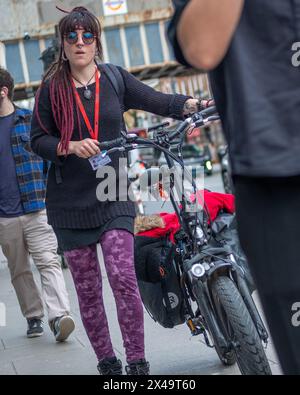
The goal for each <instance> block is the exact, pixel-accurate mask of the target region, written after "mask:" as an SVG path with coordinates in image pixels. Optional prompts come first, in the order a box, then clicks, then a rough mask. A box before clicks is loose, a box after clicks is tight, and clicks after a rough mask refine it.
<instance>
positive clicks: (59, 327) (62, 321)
mask: <svg viewBox="0 0 300 395" xmlns="http://www.w3.org/2000/svg"><path fill="white" fill-rule="evenodd" d="M50 328H51V329H52V331H53V333H54V336H55V340H56V341H57V342H63V341H65V340H67V338H68V337H69V336H70V334H71V333H72V332H73V330H74V328H75V323H74V320H73V318H72V317H71V316H69V315H63V316H62V317H57V318H55V319H54V320H53V321H52V322H51V323H50Z"/></svg>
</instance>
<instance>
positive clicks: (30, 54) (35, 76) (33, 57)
mask: <svg viewBox="0 0 300 395" xmlns="http://www.w3.org/2000/svg"><path fill="white" fill-rule="evenodd" d="M24 47H25V54H26V61H27V67H28V73H29V80H30V81H31V82H32V81H40V80H41V78H42V74H43V62H42V60H41V59H39V58H40V57H41V53H40V46H39V41H38V40H29V41H25V42H24Z"/></svg>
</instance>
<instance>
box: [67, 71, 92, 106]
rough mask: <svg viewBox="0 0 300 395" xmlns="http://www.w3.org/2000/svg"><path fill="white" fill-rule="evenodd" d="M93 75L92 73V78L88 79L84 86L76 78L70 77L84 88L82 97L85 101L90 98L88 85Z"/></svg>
mask: <svg viewBox="0 0 300 395" xmlns="http://www.w3.org/2000/svg"><path fill="white" fill-rule="evenodd" d="M94 75H95V73H93V75H92V77H91V78H90V79H89V81H88V82H87V83H86V84H83V83H82V82H81V81H79V80H78V79H77V78H75V77H74V75H72V78H73V79H74V80H75V81H77V82H78V83H79V84H80V85H82V86H84V92H83V96H84V97H85V98H86V99H87V100H90V98H91V97H92V91H91V90H90V89H89V88H88V84H89V83H90V82H91V81H92V79H93V78H94Z"/></svg>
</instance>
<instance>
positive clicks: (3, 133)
mask: <svg viewBox="0 0 300 395" xmlns="http://www.w3.org/2000/svg"><path fill="white" fill-rule="evenodd" d="M13 91H14V81H13V79H12V77H11V75H10V74H9V73H8V71H6V70H4V69H3V68H0V246H1V247H2V250H3V253H4V255H5V257H6V258H7V261H8V267H9V270H10V274H11V280H12V284H13V286H14V288H15V291H16V294H17V297H18V301H19V304H20V308H21V311H22V313H23V315H24V317H25V318H26V319H27V323H28V330H27V336H28V337H30V338H31V337H37V336H41V335H42V334H43V321H42V319H43V317H44V309H43V300H42V297H41V295H40V292H39V290H38V288H37V286H36V283H35V281H34V278H33V274H32V271H31V267H30V260H29V256H31V257H32V259H33V261H34V263H35V265H36V267H37V269H38V270H39V273H40V277H41V284H42V295H43V299H44V302H45V305H46V308H47V311H48V320H49V325H50V328H51V330H52V331H53V333H54V336H55V338H56V340H57V341H64V340H66V339H67V337H68V336H69V335H70V333H71V332H72V331H73V329H74V321H73V319H72V318H71V317H70V315H69V311H70V305H69V300H68V295H67V291H66V287H65V282H64V278H63V274H62V270H61V267H60V264H59V259H58V255H57V240H56V237H55V235H54V233H53V230H52V228H51V226H49V225H48V223H47V216H46V210H45V203H44V199H45V191H46V176H47V163H46V162H43V160H42V159H41V158H39V157H38V156H36V155H35V154H34V153H33V152H31V150H30V124H31V111H29V110H25V109H20V108H17V107H15V106H14V104H13V101H12V100H13Z"/></svg>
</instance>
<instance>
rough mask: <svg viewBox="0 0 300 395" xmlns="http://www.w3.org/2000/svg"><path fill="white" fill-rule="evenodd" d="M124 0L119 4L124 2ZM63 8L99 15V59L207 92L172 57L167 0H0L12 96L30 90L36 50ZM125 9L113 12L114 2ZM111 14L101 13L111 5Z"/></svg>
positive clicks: (198, 77) (174, 86) (159, 81)
mask: <svg viewBox="0 0 300 395" xmlns="http://www.w3.org/2000/svg"><path fill="white" fill-rule="evenodd" d="M123 3H124V4H123ZM56 5H57V6H59V7H61V8H63V9H65V10H71V9H72V8H73V7H75V6H78V5H82V6H86V7H87V8H88V9H90V10H91V11H92V12H93V13H94V14H95V15H97V16H98V17H99V19H100V22H101V24H102V27H103V35H102V42H103V49H104V61H105V62H110V63H114V64H117V65H120V66H123V67H125V68H126V69H128V70H129V71H130V72H132V73H133V74H134V75H136V76H137V77H138V78H140V79H142V80H146V81H148V80H151V81H150V83H151V84H153V85H155V86H157V87H158V88H159V89H162V90H163V91H166V92H178V93H184V94H189V95H191V96H195V95H200V94H201V95H202V96H205V95H207V94H208V90H209V88H208V84H207V78H206V76H205V75H203V74H199V73H197V72H195V71H194V70H192V69H187V68H185V67H183V66H181V65H179V64H178V63H177V62H175V60H174V56H173V52H172V49H171V48H170V46H169V43H168V41H167V39H166V29H167V26H168V23H169V19H170V17H171V15H172V2H171V0H94V1H91V0H81V1H72V0H67V1H55V0H0V11H1V16H2V22H1V25H0V65H1V66H3V67H5V68H7V69H8V70H9V71H10V72H11V74H12V75H13V77H14V80H15V84H16V93H15V99H16V100H21V99H27V98H30V97H32V96H33V95H34V91H35V90H36V89H37V87H38V86H39V84H40V80H41V76H42V74H43V62H42V60H41V54H42V53H43V51H44V50H45V49H46V48H48V47H49V46H51V45H52V42H53V41H52V40H53V39H54V38H55V25H56V24H57V22H58V21H59V19H60V18H61V17H62V16H63V15H64V14H62V12H60V11H58V10H57V9H56V7H55V6H56ZM122 5H123V6H124V5H125V6H126V12H125V13H122V14H118V7H120V6H122ZM110 10H111V13H113V14H114V15H109V16H107V15H105V14H107V11H110Z"/></svg>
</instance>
